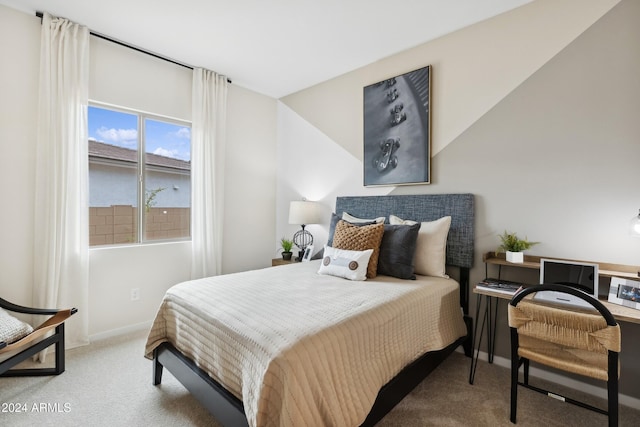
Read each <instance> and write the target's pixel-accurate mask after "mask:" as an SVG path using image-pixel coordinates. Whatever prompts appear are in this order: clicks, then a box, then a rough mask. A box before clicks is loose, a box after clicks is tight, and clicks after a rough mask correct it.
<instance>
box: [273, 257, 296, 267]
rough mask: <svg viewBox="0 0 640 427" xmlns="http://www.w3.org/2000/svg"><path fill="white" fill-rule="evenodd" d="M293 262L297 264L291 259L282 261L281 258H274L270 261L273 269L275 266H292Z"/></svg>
mask: <svg viewBox="0 0 640 427" xmlns="http://www.w3.org/2000/svg"><path fill="white" fill-rule="evenodd" d="M294 262H297V261H295V260H293V259H287V260H285V259H282V258H274V259H272V260H271V266H272V267H275V266H276V265H287V264H293V263H294Z"/></svg>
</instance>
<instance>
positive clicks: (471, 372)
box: [469, 294, 487, 384]
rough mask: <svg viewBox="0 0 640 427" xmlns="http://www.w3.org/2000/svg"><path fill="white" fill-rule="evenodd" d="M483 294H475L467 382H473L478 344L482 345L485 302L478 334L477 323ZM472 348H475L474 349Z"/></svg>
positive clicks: (485, 317)
mask: <svg viewBox="0 0 640 427" xmlns="http://www.w3.org/2000/svg"><path fill="white" fill-rule="evenodd" d="M483 296H484V295H480V294H478V295H476V322H475V326H474V330H473V346H472V348H471V367H470V369H469V384H473V381H474V379H475V377H476V368H477V366H478V355H479V354H480V345H482V331H484V324H485V321H486V320H487V307H486V304H485V312H484V316H482V325H481V326H480V333H479V334H478V324H479V323H480V306H481V305H482V297H483ZM476 339H477V340H478V346H477V347H476ZM474 349H476V350H475V351H474Z"/></svg>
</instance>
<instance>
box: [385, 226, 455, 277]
mask: <svg viewBox="0 0 640 427" xmlns="http://www.w3.org/2000/svg"><path fill="white" fill-rule="evenodd" d="M389 222H390V223H391V224H405V225H411V224H417V223H416V222H415V221H411V220H403V219H402V218H398V217H397V216H395V215H391V216H389ZM449 227H451V217H450V216H445V217H442V218H440V219H437V220H435V221H426V222H422V223H421V225H420V231H419V232H418V241H417V243H416V254H415V259H414V270H415V273H416V274H421V275H423V276H436V277H449V276H447V273H446V271H445V264H446V256H447V236H448V235H449Z"/></svg>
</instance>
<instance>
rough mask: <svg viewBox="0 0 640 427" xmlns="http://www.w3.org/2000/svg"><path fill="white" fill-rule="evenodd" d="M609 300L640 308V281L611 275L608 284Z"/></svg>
mask: <svg viewBox="0 0 640 427" xmlns="http://www.w3.org/2000/svg"><path fill="white" fill-rule="evenodd" d="M609 302H610V303H613V304H618V305H623V306H625V307H631V308H635V309H636V310H640V282H638V281H635V280H629V279H621V278H619V277H612V278H611V284H610V285H609Z"/></svg>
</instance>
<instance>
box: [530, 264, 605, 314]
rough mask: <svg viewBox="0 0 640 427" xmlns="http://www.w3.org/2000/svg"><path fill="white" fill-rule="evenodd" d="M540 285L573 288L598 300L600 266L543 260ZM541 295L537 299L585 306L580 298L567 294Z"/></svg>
mask: <svg viewBox="0 0 640 427" xmlns="http://www.w3.org/2000/svg"><path fill="white" fill-rule="evenodd" d="M540 283H541V284H545V285H549V284H556V285H565V286H571V287H572V288H575V289H579V290H581V291H583V292H585V293H587V294H589V295H591V296H592V297H594V298H596V299H597V298H598V264H596V263H589V262H577V261H564V260H558V259H545V258H542V259H541V260H540ZM539 294H540V295H539V296H538V295H536V299H544V300H557V301H556V302H560V303H569V304H571V305H580V306H582V305H584V304H585V303H583V300H581V299H580V298H578V297H573V298H570V296H569V295H565V294H561V296H559V295H554V293H553V292H540V293H539ZM559 298H561V299H559ZM567 298H569V301H567Z"/></svg>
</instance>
